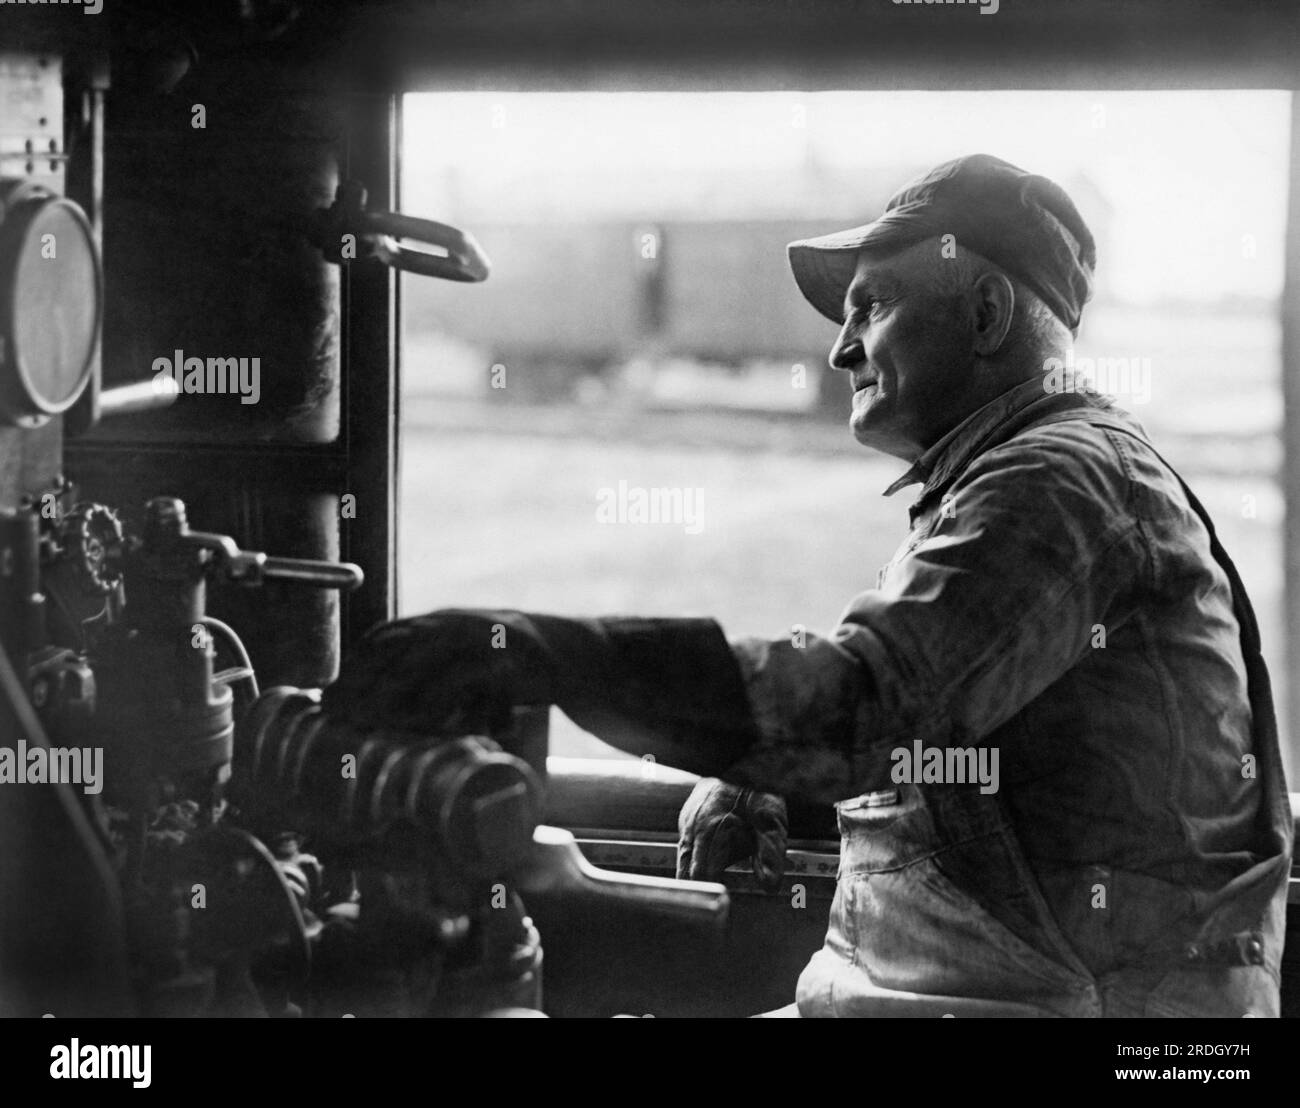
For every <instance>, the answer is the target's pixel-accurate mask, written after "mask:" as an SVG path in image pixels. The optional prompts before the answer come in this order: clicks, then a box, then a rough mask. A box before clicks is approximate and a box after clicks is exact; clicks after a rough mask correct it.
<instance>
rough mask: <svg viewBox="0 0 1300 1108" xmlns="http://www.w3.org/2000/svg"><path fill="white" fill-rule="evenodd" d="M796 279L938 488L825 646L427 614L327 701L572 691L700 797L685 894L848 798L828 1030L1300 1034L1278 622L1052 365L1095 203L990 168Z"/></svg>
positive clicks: (1088, 264) (394, 716)
mask: <svg viewBox="0 0 1300 1108" xmlns="http://www.w3.org/2000/svg"><path fill="white" fill-rule="evenodd" d="M790 260H791V264H792V267H793V269H794V274H795V277H796V280H797V282H798V284H799V287H800V289H801V290H802V292H803V294H804V295H805V297H806V298H807V299H808V300H809V301H810V302H811V303H812V305H813V306H814V307H815V308H816V309H817V310H818V311H820V312H821V313H822V314H823V315H826V316H828V317H830V318H831V319H833V320H835V321H836V322H837V323H839V324H841V331H840V334H839V338H838V340H837V341H836V343H835V346H834V349H833V350H832V352H831V355H830V363H831V367H832V368H833V369H834V370H836V371H838V372H841V373H844V374H846V375H847V376H848V377H849V379H850V380H851V382H852V385H853V401H852V405H853V410H852V416H851V420H850V422H851V426H852V429H853V433H854V435H855V436H856V437H857V439H858V441H859V442H861V443H863V444H864V445H866V446H870V447H874V448H876V449H878V450H881V451H884V452H885V453H887V454H890V455H892V456H894V457H897V458H899V459H901V460H902V461H904V462H906V463H908V465H909V467H910V468H908V469H907V472H906V473H905V474H904V475H903V476H902V477H901V478H900V479H899V480H898V481H896V482H895V483H894V485H893V486H891V488H890V489H889V490H887V491H889V492H891V493H892V492H894V491H896V490H898V489H901V488H904V487H906V486H908V485H910V484H919V485H920V486H921V491H920V493H919V495H918V496H917V498H916V500H915V501H914V503H913V504H912V505H911V508H910V516H911V525H912V527H911V533H910V534H909V535H908V537H907V539H906V540H905V541H904V543H903V544H902V546H901V547H900V548H899V550H898V553H897V554H896V555H895V556H894V558H893V560H892V561H891V562H890V564H889V565H888V566H886V567H885V568H884V570H882V571H881V573H880V575H879V578H878V580H877V583H876V587H875V588H874V589H869V590H867V591H865V592H863V593H861V594H860V595H859V596H857V597H856V598H854V599H853V601H852V602H851V603H850V604H849V606H848V608H847V610H846V611H845V613H844V615H843V617H842V619H841V621H840V624H839V626H838V627H837V628H836V629H835V631H834V632H833V634H831V635H830V636H829V637H827V638H820V637H816V636H808V637H806V638H802V637H801V638H800V639H798V640H797V641H789V640H786V639H778V640H771V641H768V640H754V639H746V640H737V641H735V642H731V643H728V642H727V641H726V639H725V638H724V637H723V635H722V632H721V630H720V629H719V628H718V627H717V625H716V624H715V623H713V622H712V621H710V620H661V619H647V620H631V619H605V620H567V619H562V618H559V617H553V616H537V615H527V614H523V613H518V612H481V611H448V612H437V613H433V614H431V615H429V616H424V617H420V618H418V619H414V620H404V621H399V622H398V623H395V624H389V625H386V626H384V627H381V628H379V629H377V630H376V631H375V632H372V634H371V636H370V638H369V640H368V646H367V648H366V649H365V650H363V651H362V652H360V653H359V654H358V655H357V656H356V657H355V658H354V659H353V660H352V661H351V662H350V663H349V665H348V667H347V668H346V669H345V672H344V674H343V676H342V678H341V680H340V682H339V683H338V684H337V685H336V686H334V687H333V688H332V689H331V690H330V691H329V693H327V698H326V705H327V708H328V709H329V710H331V711H335V712H340V713H343V714H348V715H351V716H352V717H353V718H355V719H356V720H357V721H358V722H366V723H371V724H373V723H374V722H376V721H377V720H382V721H383V722H387V723H390V724H398V725H401V724H407V725H417V726H425V727H427V726H430V725H438V726H455V725H457V724H466V725H469V724H474V723H481V722H483V721H485V720H490V719H493V718H499V717H500V716H501V714H502V713H503V712H504V711H505V710H506V709H508V707H509V706H510V705H512V704H524V703H555V704H559V705H560V707H562V708H563V709H564V710H565V711H566V712H567V713H568V714H569V715H570V716H571V717H572V718H573V719H575V720H576V721H577V722H578V723H579V724H581V725H583V726H585V727H587V728H589V729H590V730H592V731H593V732H595V733H596V734H598V735H600V736H601V737H603V738H605V739H607V740H608V741H609V742H611V743H613V744H614V745H616V746H619V747H621V748H623V749H626V750H630V751H633V752H634V753H638V754H644V753H652V754H654V755H655V756H656V758H658V759H659V760H661V761H665V762H668V763H670V764H674V765H679V766H681V767H683V768H686V769H690V770H693V771H695V772H698V773H701V774H704V775H707V776H706V780H704V781H702V782H701V783H700V785H699V786H698V787H697V788H696V790H695V792H694V793H693V794H692V796H691V799H690V801H689V802H688V804H687V805H686V807H685V809H684V810H683V812H682V841H681V854H680V857H681V869H682V871H683V872H685V873H689V874H690V875H692V876H698V877H711V876H715V875H716V874H717V873H718V872H720V871H721V869H722V868H724V867H725V866H726V865H728V864H731V863H732V862H735V861H738V860H740V859H741V858H743V857H747V856H749V855H751V854H752V855H753V856H754V859H755V865H756V869H757V870H758V872H759V873H760V875H761V876H766V877H767V878H769V879H771V878H773V877H775V876H778V875H779V873H780V870H781V865H782V856H783V851H784V833H785V819H784V806H783V803H782V801H781V799H780V798H781V797H800V798H804V799H810V800H814V801H822V802H826V803H833V804H835V805H836V808H837V811H838V818H839V824H840V830H841V833H842V836H843V845H842V851H841V864H840V878H839V885H838V889H837V893H836V897H835V901H834V904H833V906H832V909H831V924H830V929H829V933H828V935H827V938H826V944H825V946H824V948H823V949H822V950H821V951H820V952H819V953H818V954H817V955H816V956H815V957H814V958H813V960H812V962H811V963H810V964H809V965H808V967H807V969H805V971H804V973H803V974H802V976H801V978H800V981H799V986H798V997H797V1001H798V1010H799V1013H800V1014H802V1015H806V1016H811V1015H866V1014H873V1013H874V1012H877V1011H880V1010H881V1009H880V1003H881V999H882V997H888V996H889V995H890V994H891V993H893V992H904V993H916V994H924V995H926V996H931V997H935V998H947V999H950V1000H951V1003H952V1004H953V1005H954V1006H955V1005H958V1004H960V1002H961V1000H962V999H967V1000H979V999H984V1000H1003V1001H1015V1002H1017V1003H1019V1004H1020V1005H1022V1006H1024V1010H1025V1011H1036V1012H1039V1013H1043V1014H1054V1015H1063V1016H1095V1015H1174V1016H1177V1015H1230V1016H1242V1015H1257V1016H1273V1015H1277V1014H1278V1008H1279V998H1278V972H1279V962H1280V959H1281V953H1282V938H1283V911H1284V907H1285V905H1284V898H1285V886H1286V880H1287V875H1288V871H1289V867H1290V850H1291V846H1290V842H1291V823H1290V816H1289V811H1288V807H1287V801H1286V786H1285V782H1284V780H1283V773H1282V766H1281V760H1280V756H1279V751H1278V739H1277V731H1276V725H1275V723H1274V717H1273V707H1272V699H1271V693H1270V690H1269V684H1268V675H1267V672H1266V670H1265V668H1264V665H1263V662H1262V660H1261V658H1260V654H1259V638H1258V632H1257V630H1256V626H1255V621H1254V616H1253V613H1252V611H1251V608H1250V603H1249V601H1248V599H1247V597H1246V595H1245V592H1244V591H1243V589H1242V587H1241V582H1240V579H1239V578H1238V576H1237V573H1236V571H1235V569H1234V568H1233V566H1232V563H1231V562H1230V561H1229V560H1228V558H1227V555H1226V554H1225V553H1224V552H1223V550H1222V548H1221V547H1220V545H1219V543H1218V540H1217V539H1216V538H1215V535H1214V530H1213V526H1212V524H1211V522H1210V520H1209V518H1208V516H1207V515H1206V514H1205V512H1204V510H1203V509H1202V507H1201V506H1200V504H1199V503H1198V501H1197V500H1196V498H1195V497H1194V496H1193V495H1192V494H1191V492H1190V491H1189V490H1188V489H1187V487H1186V486H1185V485H1184V484H1183V482H1182V481H1181V479H1180V478H1179V477H1178V475H1177V474H1176V473H1175V472H1174V471H1173V470H1172V469H1171V468H1170V467H1169V466H1168V465H1167V464H1166V463H1165V462H1164V460H1163V459H1162V458H1161V457H1160V456H1159V454H1157V453H1156V451H1155V449H1154V448H1153V447H1152V445H1151V444H1150V443H1149V442H1148V440H1147V438H1146V436H1145V435H1144V433H1143V431H1142V429H1141V428H1140V426H1139V425H1138V424H1137V423H1136V422H1135V421H1134V420H1133V419H1132V418H1131V417H1130V416H1128V415H1127V414H1125V413H1124V412H1122V411H1121V410H1120V409H1119V408H1117V407H1116V406H1114V405H1113V404H1112V403H1110V402H1109V401H1107V400H1105V399H1104V398H1102V397H1100V396H1098V395H1097V394H1095V393H1093V392H1092V391H1091V390H1089V389H1088V388H1087V386H1086V383H1085V382H1082V381H1078V380H1073V379H1071V378H1070V377H1069V376H1068V375H1065V374H1063V373H1062V372H1061V368H1062V366H1063V365H1064V363H1065V360H1066V359H1065V354H1066V351H1067V350H1068V348H1069V346H1070V343H1071V339H1072V336H1073V335H1074V334H1075V333H1076V332H1077V329H1078V326H1079V320H1080V314H1081V311H1082V308H1083V305H1084V303H1085V301H1086V300H1087V299H1088V296H1089V295H1090V291H1091V285H1092V271H1093V266H1094V246H1093V240H1092V236H1091V235H1090V233H1089V231H1088V229H1087V227H1086V226H1085V224H1084V222H1083V220H1082V219H1081V217H1080V216H1079V213H1078V212H1077V211H1076V209H1075V207H1074V205H1073V204H1072V203H1071V201H1070V199H1069V198H1068V196H1067V195H1066V194H1065V193H1064V192H1063V191H1062V190H1061V189H1060V188H1059V187H1058V186H1056V185H1055V184H1053V183H1052V182H1050V181H1048V180H1046V179H1045V178H1043V177H1038V176H1033V175H1030V174H1028V173H1025V172H1024V171H1022V170H1020V169H1017V168H1016V167H1014V166H1012V165H1009V164H1008V163H1006V162H1003V161H1001V160H999V159H997V158H993V157H989V156H987V155H975V156H971V157H966V158H960V159H957V160H955V161H952V162H948V163H946V164H944V165H942V166H939V167H938V168H936V169H935V170H933V171H932V172H930V173H929V174H927V175H926V176H924V177H923V178H921V179H920V180H918V181H916V182H913V183H912V184H910V185H908V186H907V187H905V188H904V189H902V190H901V191H900V192H898V193H897V194H896V195H895V196H894V197H893V198H892V199H891V200H890V202H889V204H888V206H887V208H886V210H885V212H884V214H883V215H882V216H881V217H880V218H879V219H878V220H876V221H875V222H873V223H870V224H867V225H866V226H863V227H858V228H855V229H853V230H850V231H844V232H841V233H838V234H833V235H828V236H825V237H823V238H818V239H812V240H808V241H805V242H798V243H793V244H792V245H791V246H790ZM494 636H495V637H496V639H497V642H496V645H498V646H499V645H502V644H503V643H504V645H505V649H493V643H492V641H491V640H492V639H493V637H494Z"/></svg>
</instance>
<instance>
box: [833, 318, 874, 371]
mask: <svg viewBox="0 0 1300 1108" xmlns="http://www.w3.org/2000/svg"><path fill="white" fill-rule="evenodd" d="M826 360H827V361H828V362H829V363H830V367H831V369H842V370H846V371H847V370H851V369H854V368H856V367H857V366H859V365H861V364H862V363H863V361H865V360H866V351H865V350H864V349H863V347H862V340H861V339H860V338H859V337H858V334H857V331H856V330H855V329H854V328H851V327H850V326H849V325H848V324H847V323H846V324H845V325H844V326H843V327H841V328H840V333H839V337H838V338H837V339H836V340H835V345H834V346H832V347H831V352H830V356H829V357H828V358H827V359H826Z"/></svg>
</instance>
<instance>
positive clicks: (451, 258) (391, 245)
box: [364, 212, 492, 281]
mask: <svg viewBox="0 0 1300 1108" xmlns="http://www.w3.org/2000/svg"><path fill="white" fill-rule="evenodd" d="M364 224H365V227H366V230H367V231H368V232H369V233H372V234H375V235H377V236H378V238H377V240H376V243H375V256H376V257H377V258H378V259H379V260H380V261H382V262H383V263H384V264H385V265H391V266H394V267H396V268H397V269H401V270H405V271H406V272H407V273H417V274H420V275H421V276H424V277H442V278H444V279H445V280H449V281H486V280H487V277H488V273H490V272H491V268H492V263H491V262H489V261H488V259H487V255H486V254H484V253H483V248H482V247H481V246H479V244H478V242H477V240H475V238H474V236H473V235H471V234H470V233H469V232H468V231H461V230H459V229H458V228H456V227H451V226H449V225H448V224H446V223H437V222H435V221H434V220H432V219H416V218H414V217H413V216H409V215H402V214H401V213H400V212H369V213H367V214H366V216H365V219H364ZM398 238H404V239H411V240H413V241H415V242H419V243H424V244H426V245H428V246H433V247H437V248H438V249H439V250H442V251H445V253H430V252H429V251H427V250H420V249H416V248H414V247H411V246H407V245H405V244H404V243H400V242H398V241H397V240H398Z"/></svg>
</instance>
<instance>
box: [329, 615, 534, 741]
mask: <svg viewBox="0 0 1300 1108" xmlns="http://www.w3.org/2000/svg"><path fill="white" fill-rule="evenodd" d="M554 686H555V660H554V658H553V656H552V652H551V651H550V650H549V649H548V646H547V644H546V643H545V642H544V641H543V639H542V636H541V635H540V634H539V633H538V630H537V628H536V627H535V626H534V625H533V623H532V621H530V620H529V619H528V618H527V617H526V616H524V615H523V614H522V613H520V612H512V611H490V610H484V611H480V610H466V609H445V610H443V611H438V612H431V613H430V614H428V615H424V616H417V617H415V618H412V619H401V620H396V621H394V622H392V623H386V624H383V625H382V626H379V627H376V628H375V629H374V630H372V631H370V632H369V633H368V634H367V635H366V637H365V638H364V639H363V640H362V642H361V644H360V647H359V648H358V649H357V650H355V651H353V652H352V654H351V655H350V656H349V658H348V660H347V662H346V663H345V664H344V666H343V669H342V672H341V673H340V674H339V679H338V680H337V681H335V682H334V684H332V685H331V686H329V688H327V689H326V690H325V698H324V707H325V710H326V712H328V713H329V714H330V715H331V716H334V717H335V718H341V719H346V720H348V721H349V722H351V723H353V724H355V725H356V726H358V727H361V728H373V727H391V728H395V729H398V730H411V731H429V730H455V729H466V730H491V729H493V728H494V727H499V726H502V725H504V724H505V723H506V722H507V721H508V720H509V717H510V709H511V708H512V707H513V706H515V705H517V704H549V703H551V702H552V700H553V698H554Z"/></svg>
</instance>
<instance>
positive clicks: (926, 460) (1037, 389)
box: [883, 377, 1046, 496]
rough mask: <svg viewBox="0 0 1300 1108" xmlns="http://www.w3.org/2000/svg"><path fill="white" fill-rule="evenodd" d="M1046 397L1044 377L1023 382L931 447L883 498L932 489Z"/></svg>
mask: <svg viewBox="0 0 1300 1108" xmlns="http://www.w3.org/2000/svg"><path fill="white" fill-rule="evenodd" d="M1045 394H1046V390H1044V388H1043V379H1042V378H1041V377H1034V378H1032V379H1031V380H1028V381H1022V382H1021V383H1020V384H1018V385H1015V386H1013V387H1012V388H1009V389H1008V390H1007V391H1006V392H1004V393H1002V395H1001V396H997V397H995V398H994V399H992V400H990V401H989V402H988V403H987V404H985V405H984V406H983V407H982V408H977V409H976V410H975V411H974V412H972V413H971V414H970V415H968V416H967V417H966V418H965V419H963V420H962V421H961V422H960V423H959V424H957V426H956V427H954V428H953V429H952V430H951V431H949V432H948V433H947V434H946V435H944V436H943V438H941V439H940V440H939V441H938V442H936V443H935V444H934V445H933V446H931V447H930V448H929V449H928V450H927V451H926V452H925V453H924V454H922V455H921V456H920V457H919V458H917V459H916V461H915V462H913V463H912V467H911V468H910V469H909V470H908V471H907V472H906V473H904V474H903V476H901V477H900V478H899V479H898V480H897V481H895V482H894V483H893V484H892V485H890V486H889V488H887V489H885V491H884V494H883V495H885V496H893V495H894V493H896V492H898V490H899V489H904V488H906V487H907V486H908V485H916V484H922V483H924V484H927V485H928V484H930V483H931V482H933V481H934V480H935V479H936V478H938V477H942V476H945V475H947V474H949V473H952V472H953V471H954V470H956V469H958V468H960V467H961V466H962V465H964V464H965V463H966V461H967V460H968V459H969V458H970V455H971V452H972V451H974V450H975V449H976V448H977V447H978V446H979V444H980V443H982V442H983V441H984V439H985V437H986V436H987V435H988V433H989V432H990V431H992V430H993V429H994V428H995V427H997V426H998V425H999V424H1000V423H1002V422H1003V421H1005V420H1007V419H1010V418H1011V417H1012V416H1013V415H1015V414H1016V412H1018V411H1020V410H1021V409H1022V408H1026V407H1028V406H1029V405H1030V404H1032V403H1033V402H1034V401H1035V400H1039V399H1041V398H1042V397H1043V396H1044V395H1045Z"/></svg>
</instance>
